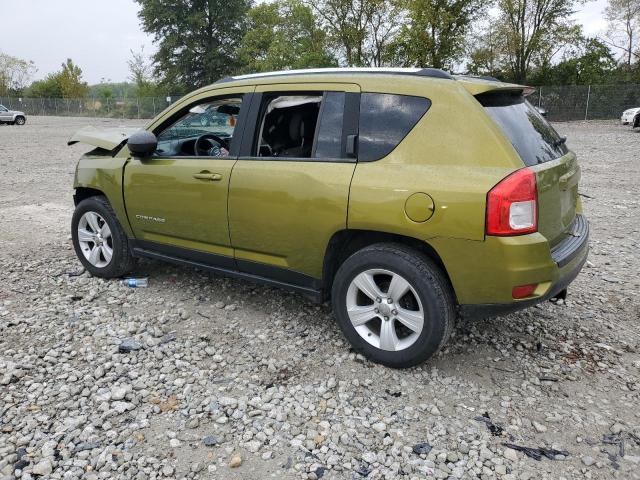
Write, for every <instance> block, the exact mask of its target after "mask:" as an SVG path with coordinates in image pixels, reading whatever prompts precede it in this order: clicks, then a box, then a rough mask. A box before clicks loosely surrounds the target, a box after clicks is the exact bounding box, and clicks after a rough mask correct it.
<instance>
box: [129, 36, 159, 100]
mask: <svg viewBox="0 0 640 480" xmlns="http://www.w3.org/2000/svg"><path fill="white" fill-rule="evenodd" d="M130 52H131V58H130V59H129V60H127V66H128V67H129V80H131V81H132V82H133V83H134V84H135V96H137V97H153V96H156V95H157V94H158V91H157V90H158V85H157V84H156V82H155V81H154V80H153V76H152V73H153V65H152V64H151V62H150V61H149V59H148V58H147V56H146V55H145V54H144V47H143V48H141V49H140V51H139V52H134V51H133V50H130Z"/></svg>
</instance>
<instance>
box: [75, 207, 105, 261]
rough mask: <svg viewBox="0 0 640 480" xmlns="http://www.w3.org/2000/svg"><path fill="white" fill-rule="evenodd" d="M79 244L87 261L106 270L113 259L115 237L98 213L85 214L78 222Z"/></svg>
mask: <svg viewBox="0 0 640 480" xmlns="http://www.w3.org/2000/svg"><path fill="white" fill-rule="evenodd" d="M78 243H79V244H80V250H82V253H83V255H84V257H85V258H86V259H87V261H88V262H89V263H90V264H91V265H93V266H94V267H98V268H104V267H106V266H107V265H109V263H110V262H111V258H112V257H113V237H112V235H111V229H110V228H109V225H108V224H107V222H106V221H105V219H104V218H103V217H102V216H101V215H100V214H98V213H96V212H85V213H84V214H83V215H82V217H80V221H79V222H78Z"/></svg>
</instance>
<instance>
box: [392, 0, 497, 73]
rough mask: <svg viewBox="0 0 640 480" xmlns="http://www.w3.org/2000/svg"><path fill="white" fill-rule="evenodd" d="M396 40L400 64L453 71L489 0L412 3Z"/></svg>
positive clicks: (429, 0) (433, 0)
mask: <svg viewBox="0 0 640 480" xmlns="http://www.w3.org/2000/svg"><path fill="white" fill-rule="evenodd" d="M406 5H407V23H406V24H405V25H404V26H403V27H402V30H401V33H400V35H399V37H398V39H397V40H396V49H397V50H398V52H399V60H400V63H401V64H403V65H405V66H431V67H435V68H448V69H451V68H452V67H453V64H454V62H455V61H457V60H459V59H461V57H462V56H463V54H464V53H465V38H466V36H467V34H468V33H469V30H470V27H471V25H472V22H473V21H474V20H476V19H477V18H478V17H479V16H481V15H482V14H483V13H484V12H485V11H486V8H487V6H488V0H412V1H408V2H407V4H406Z"/></svg>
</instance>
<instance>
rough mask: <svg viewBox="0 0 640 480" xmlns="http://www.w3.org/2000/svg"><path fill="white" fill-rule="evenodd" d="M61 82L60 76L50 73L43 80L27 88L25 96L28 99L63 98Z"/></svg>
mask: <svg viewBox="0 0 640 480" xmlns="http://www.w3.org/2000/svg"><path fill="white" fill-rule="evenodd" d="M59 80H60V78H59V76H58V74H55V73H50V74H49V75H47V76H46V77H45V78H44V79H43V80H36V81H35V82H33V83H32V84H31V85H30V86H29V88H27V90H26V92H25V95H26V96H27V97H42V98H62V88H61V87H60V81H59Z"/></svg>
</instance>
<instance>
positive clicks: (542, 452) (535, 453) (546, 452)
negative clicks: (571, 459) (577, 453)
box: [502, 443, 569, 461]
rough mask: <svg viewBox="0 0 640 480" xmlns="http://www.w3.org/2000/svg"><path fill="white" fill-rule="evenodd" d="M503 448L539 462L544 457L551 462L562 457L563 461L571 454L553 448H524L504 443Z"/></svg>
mask: <svg viewBox="0 0 640 480" xmlns="http://www.w3.org/2000/svg"><path fill="white" fill-rule="evenodd" d="M502 446H503V447H507V448H510V449H512V450H517V451H519V452H522V453H524V454H525V455H526V456H527V457H531V458H533V459H534V460H538V461H540V460H541V459H542V457H547V458H548V459H549V460H558V458H557V457H558V456H561V458H562V459H564V458H565V457H568V456H569V452H567V451H566V450H555V449H553V448H545V447H540V448H533V447H523V446H521V445H516V444H515V443H503V444H502Z"/></svg>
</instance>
